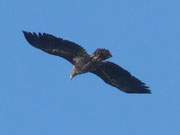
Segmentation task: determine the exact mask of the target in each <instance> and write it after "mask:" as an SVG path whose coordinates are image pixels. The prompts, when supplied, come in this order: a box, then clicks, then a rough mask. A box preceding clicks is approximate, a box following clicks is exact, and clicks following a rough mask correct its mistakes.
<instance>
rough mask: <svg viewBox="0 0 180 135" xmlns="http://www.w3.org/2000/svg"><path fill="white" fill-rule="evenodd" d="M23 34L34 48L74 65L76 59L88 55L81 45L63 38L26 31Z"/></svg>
mask: <svg viewBox="0 0 180 135" xmlns="http://www.w3.org/2000/svg"><path fill="white" fill-rule="evenodd" d="M23 33H24V36H25V38H26V40H27V41H28V42H29V43H30V44H31V45H32V46H33V47H36V48H39V49H41V50H43V51H45V52H47V53H49V54H53V55H56V56H60V57H63V58H65V59H66V60H68V61H69V62H70V63H72V64H75V61H74V59H75V58H77V57H84V56H87V55H88V54H87V53H86V51H85V49H84V48H82V47H81V46H80V45H78V44H76V43H74V42H71V41H68V40H64V39H62V38H57V37H55V36H53V35H51V34H46V33H43V34H41V33H39V34H36V33H31V32H26V31H23Z"/></svg>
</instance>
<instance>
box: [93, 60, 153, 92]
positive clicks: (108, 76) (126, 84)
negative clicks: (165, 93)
mask: <svg viewBox="0 0 180 135" xmlns="http://www.w3.org/2000/svg"><path fill="white" fill-rule="evenodd" d="M92 73H94V74H96V75H98V76H99V77H100V78H101V79H103V80H104V81H105V82H106V83H108V84H110V85H112V86H114V87H116V88H118V89H120V90H122V91H124V92H126V93H151V92H150V90H149V88H148V87H147V86H146V85H145V83H143V82H141V81H140V80H139V79H137V78H135V77H134V76H132V75H131V74H130V73H129V72H128V71H126V70H125V69H123V68H122V67H120V66H118V65H116V64H114V63H112V62H108V61H106V62H101V63H99V65H97V68H96V70H94V71H92Z"/></svg>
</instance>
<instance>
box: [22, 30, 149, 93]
mask: <svg viewBox="0 0 180 135" xmlns="http://www.w3.org/2000/svg"><path fill="white" fill-rule="evenodd" d="M23 33H24V36H25V38H26V40H27V41H28V42H29V43H30V44H31V45H32V46H34V47H36V48H38V49H41V50H43V51H45V52H47V53H49V54H52V55H56V56H60V57H63V58H65V59H66V60H68V61H69V62H70V63H71V64H73V65H74V66H73V71H72V73H71V78H73V77H75V76H76V75H79V74H83V73H87V72H90V73H93V74H96V75H97V76H99V77H100V78H101V79H103V80H104V82H106V83H107V84H110V85H112V86H114V87H116V88H118V89H120V90H122V91H124V92H126V93H151V92H150V90H149V88H148V87H147V86H146V85H145V83H143V82H142V81H140V80H139V79H137V78H135V77H134V76H132V75H131V74H130V73H129V72H128V71H126V70H125V69H123V68H122V67H120V66H118V65H117V64H114V63H112V62H109V61H106V60H107V59H108V58H110V57H112V55H111V53H110V51H109V50H107V49H101V48H99V49H96V51H95V52H94V53H93V54H92V55H89V54H88V53H87V52H86V51H85V50H84V49H83V48H82V47H81V46H79V45H78V44H76V43H74V42H71V41H68V40H64V39H62V38H57V37H55V36H53V35H50V34H46V33H43V34H41V33H39V34H36V33H31V32H25V31H23Z"/></svg>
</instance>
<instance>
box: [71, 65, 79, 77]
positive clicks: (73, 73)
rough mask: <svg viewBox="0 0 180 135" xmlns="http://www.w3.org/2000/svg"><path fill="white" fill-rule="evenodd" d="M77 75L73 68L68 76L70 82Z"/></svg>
mask: <svg viewBox="0 0 180 135" xmlns="http://www.w3.org/2000/svg"><path fill="white" fill-rule="evenodd" d="M78 74H79V72H78V70H77V69H76V68H75V67H74V68H73V70H72V72H71V74H70V79H71V80H72V79H73V78H74V77H75V76H77V75H78Z"/></svg>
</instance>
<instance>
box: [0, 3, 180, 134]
mask: <svg viewBox="0 0 180 135" xmlns="http://www.w3.org/2000/svg"><path fill="white" fill-rule="evenodd" d="M179 4H180V1H178V0H171V1H170V0H151V1H150V0H136V1H135V0H111V1H107V0H98V1H97V0H91V1H90V0H89V1H87V0H86V1H85V0H49V1H45V0H38V1H37V0H31V1H24V0H0V16H1V19H0V20H1V21H0V24H1V25H0V28H1V29H0V36H1V46H0V48H1V53H0V60H1V70H0V74H1V77H0V82H1V85H0V134H2V135H24V134H26V135H40V134H43V135H52V134H54V135H56V134H58V135H59V134H61V135H72V134H77V135H84V134H85V135H92V134H93V135H99V134H103V135H110V134H113V135H120V134H123V135H130V134H133V135H152V134H163V135H169V134H174V135H176V134H180V131H179V121H180V116H179V114H180V100H179V95H180V86H179V84H178V83H179V82H180V79H179V75H180V74H179V73H180V58H179V56H180V38H179V36H180V26H179V25H180V16H179V13H180V8H179ZM22 30H27V31H34V32H47V33H51V34H54V35H56V36H61V37H63V38H65V39H69V40H72V41H74V42H76V43H79V44H80V45H82V46H83V47H84V48H86V49H87V51H88V52H89V53H92V52H93V51H94V50H95V49H96V48H99V47H103V48H107V49H109V50H111V52H112V54H113V57H112V58H111V59H110V60H111V61H113V62H115V63H117V64H120V65H121V66H122V67H124V68H125V69H128V71H130V72H131V73H132V74H133V75H135V76H137V77H138V78H140V79H141V80H143V81H145V82H146V83H147V84H148V85H149V86H150V88H151V90H152V93H153V94H152V95H128V94H125V93H123V92H121V91H119V90H117V89H115V88H113V87H110V86H108V85H106V84H105V83H104V82H103V81H102V80H101V79H99V78H98V77H96V76H95V75H93V74H85V75H81V76H79V77H77V78H75V79H74V80H73V81H71V80H70V79H69V74H70V72H71V68H72V66H71V65H70V64H69V63H68V62H67V61H65V60H63V59H61V58H59V57H55V56H50V55H48V54H46V53H43V52H42V51H39V50H37V49H35V48H32V47H31V46H29V45H28V44H27V42H26V41H25V39H24V37H23V35H22V32H21V31H22Z"/></svg>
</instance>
